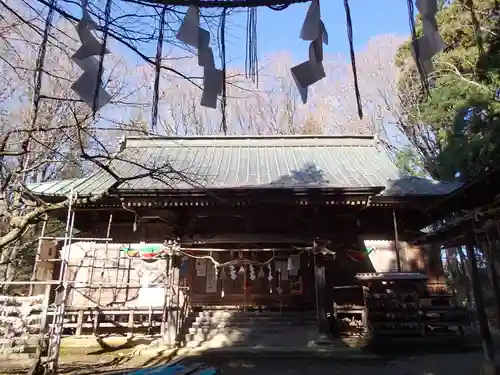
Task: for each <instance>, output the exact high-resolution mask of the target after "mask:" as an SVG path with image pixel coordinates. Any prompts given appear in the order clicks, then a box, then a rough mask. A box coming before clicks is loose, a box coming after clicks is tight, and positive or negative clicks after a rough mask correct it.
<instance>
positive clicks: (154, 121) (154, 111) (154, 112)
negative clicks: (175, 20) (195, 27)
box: [151, 7, 167, 134]
mask: <svg viewBox="0 0 500 375" xmlns="http://www.w3.org/2000/svg"><path fill="white" fill-rule="evenodd" d="M166 11H167V7H163V9H162V11H161V14H160V25H159V32H158V43H157V45H156V60H155V84H154V91H153V105H152V108H151V131H152V132H153V134H157V132H158V129H157V126H158V103H159V101H160V72H161V62H162V59H163V39H164V36H163V34H164V32H165V13H166Z"/></svg>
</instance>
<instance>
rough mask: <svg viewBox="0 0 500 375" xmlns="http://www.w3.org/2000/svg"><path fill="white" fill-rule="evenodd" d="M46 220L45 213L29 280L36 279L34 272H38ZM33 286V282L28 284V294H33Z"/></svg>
mask: <svg viewBox="0 0 500 375" xmlns="http://www.w3.org/2000/svg"><path fill="white" fill-rule="evenodd" d="M47 221H48V218H47V215H45V217H44V220H43V224H42V233H41V234H42V235H41V236H40V237H39V238H38V247H37V249H36V255H35V264H34V265H33V273H32V274H31V281H35V280H36V273H37V272H38V262H39V261H40V252H41V251H42V246H43V241H44V239H43V236H44V235H45V229H46V227H47ZM34 287H35V286H34V285H33V284H30V290H29V295H30V296H32V295H33V289H34Z"/></svg>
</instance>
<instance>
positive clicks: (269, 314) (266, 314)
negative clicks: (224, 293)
mask: <svg viewBox="0 0 500 375" xmlns="http://www.w3.org/2000/svg"><path fill="white" fill-rule="evenodd" d="M195 314H197V316H200V317H240V318H257V317H258V318H278V319H290V318H305V317H316V312H315V311H296V312H295V311H286V312H279V311H277V312H274V311H262V312H258V311H220V310H215V311H214V310H205V311H200V312H198V313H195Z"/></svg>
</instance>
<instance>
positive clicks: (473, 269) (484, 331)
mask: <svg viewBox="0 0 500 375" xmlns="http://www.w3.org/2000/svg"><path fill="white" fill-rule="evenodd" d="M474 245H475V240H474V233H473V232H472V228H471V229H470V232H469V233H467V243H466V244H465V248H466V250H467V258H468V259H469V269H470V279H471V282H472V290H473V292H474V301H475V305H476V313H477V319H478V321H479V329H480V331H481V339H482V341H483V347H484V355H485V357H486V360H487V361H488V362H490V363H492V362H493V361H494V359H495V351H494V348H493V339H492V337H491V332H490V327H489V325H488V317H487V316H486V310H485V308H484V298H483V290H482V287H481V280H480V277H479V271H478V269H477V263H476V255H475V252H474Z"/></svg>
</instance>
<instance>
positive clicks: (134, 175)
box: [29, 136, 456, 196]
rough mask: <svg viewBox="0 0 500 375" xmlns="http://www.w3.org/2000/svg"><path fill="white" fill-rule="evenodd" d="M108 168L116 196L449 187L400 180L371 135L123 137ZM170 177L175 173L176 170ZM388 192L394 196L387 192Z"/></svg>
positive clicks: (85, 190) (100, 175)
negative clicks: (185, 191)
mask: <svg viewBox="0 0 500 375" xmlns="http://www.w3.org/2000/svg"><path fill="white" fill-rule="evenodd" d="M109 169H110V170H111V171H112V172H113V173H115V174H116V175H118V176H119V177H120V178H121V179H128V180H127V181H125V182H123V183H121V184H120V185H119V186H118V190H122V191H124V190H152V191H158V190H165V189H193V188H211V189H220V188H369V187H381V188H382V187H385V186H388V189H387V192H389V193H390V194H391V195H404V194H412V195H425V194H447V193H449V192H450V191H451V190H453V189H454V188H455V187H456V186H455V185H454V184H443V183H439V184H437V183H434V182H432V181H429V180H424V179H415V178H403V179H401V177H400V173H399V171H398V169H397V168H396V166H395V165H394V163H393V162H392V161H391V160H390V158H389V157H388V155H387V153H386V152H385V151H384V150H383V148H382V147H381V146H379V145H377V144H376V142H375V140H374V138H373V137H366V136H365V137H327V136H281V137H277V136H268V137H258V136H253V137H231V136H229V137H183V138H165V137H129V138H127V139H126V140H125V142H124V145H123V147H122V150H121V151H120V152H119V153H118V154H117V156H116V157H115V158H114V159H113V160H112V161H111V162H110V164H109ZM174 171H175V172H174ZM115 182H116V179H115V178H114V177H113V176H111V174H109V173H107V172H105V171H99V172H97V173H95V174H94V175H91V176H89V177H87V178H80V179H72V180H65V181H59V182H49V183H41V184H34V185H30V186H29V188H30V190H31V191H32V192H33V193H34V194H37V195H45V196H47V195H66V194H68V193H69V192H70V190H71V189H74V190H75V192H77V193H78V194H79V195H80V196H82V195H91V194H98V193H101V192H103V191H105V190H107V189H109V188H110V187H112V186H113V185H114V184H115ZM391 188H392V193H391Z"/></svg>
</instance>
